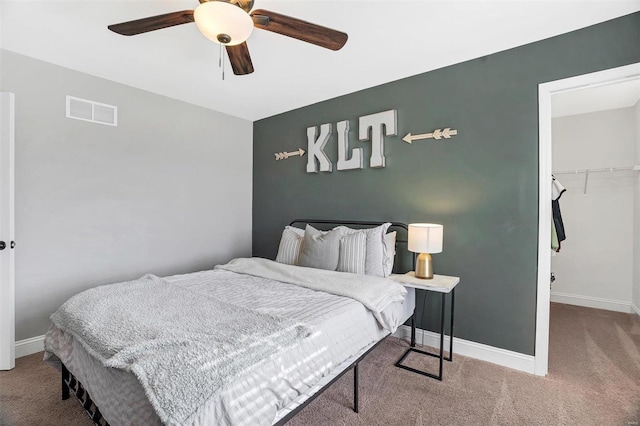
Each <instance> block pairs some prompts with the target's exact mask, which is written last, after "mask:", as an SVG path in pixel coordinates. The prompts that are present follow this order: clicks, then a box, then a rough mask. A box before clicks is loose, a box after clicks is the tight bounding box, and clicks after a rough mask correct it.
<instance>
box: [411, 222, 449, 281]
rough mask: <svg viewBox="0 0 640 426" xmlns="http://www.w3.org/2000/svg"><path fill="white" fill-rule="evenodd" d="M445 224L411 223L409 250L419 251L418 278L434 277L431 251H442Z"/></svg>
mask: <svg viewBox="0 0 640 426" xmlns="http://www.w3.org/2000/svg"><path fill="white" fill-rule="evenodd" d="M442 234H443V226H442V225H438V224H436V223H411V224H409V245H408V246H409V247H408V248H409V251H412V252H414V253H419V254H418V258H417V260H416V278H423V279H427V280H430V279H432V278H433V263H432V262H431V253H441V252H442Z"/></svg>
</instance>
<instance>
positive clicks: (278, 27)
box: [107, 0, 348, 75]
mask: <svg viewBox="0 0 640 426" xmlns="http://www.w3.org/2000/svg"><path fill="white" fill-rule="evenodd" d="M199 1H200V4H199V5H198V7H196V9H195V10H181V11H179V12H172V13H165V14H164V15H157V16H150V17H148V18H142V19H136V20H135V21H128V22H122V23H119V24H113V25H109V26H108V27H107V28H109V29H110V30H111V31H113V32H115V33H118V34H122V35H126V36H132V35H136V34H142V33H146V32H149V31H155V30H160V29H162V28H168V27H173V26H175V25H182V24H188V23H191V22H194V21H195V23H196V25H197V26H198V29H199V30H200V32H201V33H202V34H203V35H204V36H205V37H207V38H208V39H209V40H212V41H214V42H216V43H220V44H221V45H224V46H225V48H226V50H227V54H228V55H229V62H231V67H232V68H233V73H234V74H235V75H244V74H251V73H252V72H253V63H252V62H251V55H249V48H248V47H247V43H246V40H247V39H248V38H249V36H250V35H251V32H252V31H253V28H254V27H256V28H260V29H263V30H267V31H271V32H274V33H278V34H282V35H284V36H287V37H292V38H295V39H298V40H302V41H305V42H307V43H311V44H315V45H316V46H320V47H324V48H327V49H331V50H340V49H341V48H342V46H344V44H345V43H346V42H347V37H348V36H347V34H345V33H343V32H341V31H336V30H333V29H331V28H327V27H323V26H320V25H316V24H312V23H310V22H306V21H303V20H301V19H297V18H292V17H291V16H286V15H281V14H279V13H275V12H271V11H268V10H263V9H258V10H254V11H253V12H251V13H249V12H250V11H251V9H252V8H253V3H254V1H253V0H199Z"/></svg>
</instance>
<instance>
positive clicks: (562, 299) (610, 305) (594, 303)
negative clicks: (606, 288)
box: [551, 291, 633, 314]
mask: <svg viewBox="0 0 640 426" xmlns="http://www.w3.org/2000/svg"><path fill="white" fill-rule="evenodd" d="M551 301H552V302H557V303H565V304H567V305H576V306H584V307H585V308H596V309H605V310H607V311H615V312H624V313H625V314H629V313H631V312H633V311H632V310H631V303H630V302H624V301H622V300H612V299H603V298H600V297H591V296H581V295H578V294H569V293H558V292H555V291H553V292H551Z"/></svg>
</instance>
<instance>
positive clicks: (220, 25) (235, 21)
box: [193, 1, 253, 46]
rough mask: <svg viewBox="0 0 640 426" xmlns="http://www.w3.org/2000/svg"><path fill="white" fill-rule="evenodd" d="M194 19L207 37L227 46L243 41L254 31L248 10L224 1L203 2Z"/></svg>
mask: <svg viewBox="0 0 640 426" xmlns="http://www.w3.org/2000/svg"><path fill="white" fill-rule="evenodd" d="M193 19H194V20H195V21H196V25H197V26H198V29H199V30H200V32H201V33H202V34H203V35H204V36H205V37H206V38H208V39H209V40H211V41H215V42H216V43H220V44H224V45H226V46H235V45H236V44H240V43H243V42H244V41H245V40H247V39H248V38H249V36H250V35H251V32H252V31H253V19H251V16H249V14H248V13H247V12H245V11H244V10H242V9H240V8H239V7H238V6H236V5H233V4H231V3H225V2H222V1H207V2H204V3H201V4H200V5H199V6H198V7H196V10H195V11H194V12H193Z"/></svg>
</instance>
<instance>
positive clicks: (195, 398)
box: [45, 220, 415, 426]
mask: <svg viewBox="0 0 640 426" xmlns="http://www.w3.org/2000/svg"><path fill="white" fill-rule="evenodd" d="M296 224H303V225H306V226H307V229H308V226H310V225H312V224H313V225H315V226H317V227H318V228H320V229H326V230H328V231H320V232H321V233H322V235H325V234H327V233H328V232H329V235H330V232H331V230H332V229H336V226H338V227H340V226H348V227H353V228H350V229H352V230H351V231H349V233H351V234H354V236H356V235H355V234H361V235H360V236H359V237H358V238H360V240H359V241H360V243H362V241H366V242H367V243H368V242H369V240H366V239H364V238H362V234H363V233H366V232H367V231H364V230H374V229H379V227H383V228H384V234H383V236H388V235H390V234H391V232H386V231H387V230H389V231H390V230H391V229H396V231H395V233H397V235H398V236H397V238H395V242H394V244H393V250H394V254H395V258H393V257H392V259H393V262H392V263H393V264H394V271H395V272H405V271H406V269H405V268H406V265H407V264H408V265H411V264H412V262H411V261H410V260H408V259H412V256H410V255H409V254H408V252H407V250H406V230H407V227H406V225H404V224H401V223H392V224H383V223H380V222H353V221H329V220H296V221H293V222H292V223H291V224H290V227H293V226H294V225H296ZM356 228H363V230H362V231H361V230H355V229H356ZM312 229H313V228H312ZM314 231H315V230H314ZM295 232H296V234H297V235H299V230H296V231H295ZM285 233H286V230H285V232H283V239H282V240H281V247H280V248H279V252H278V257H282V256H281V254H282V252H283V244H285V243H286V241H284V240H285V239H284V234H285ZM309 234H310V231H309V232H307V236H308V235H309ZM370 234H371V233H369V234H367V235H370ZM394 236H395V234H394ZM352 240H353V241H356V239H355V238H354V239H352ZM344 241H346V240H344ZM386 242H387V243H388V241H386ZM341 244H342V243H341ZM362 244H364V243H362ZM285 245H286V244H285ZM341 247H342V246H341ZM362 247H364V246H362ZM345 252H346V251H345ZM301 256H302V255H301ZM280 260H282V259H280ZM297 260H298V259H296V261H297ZM341 261H342V260H341ZM347 263H348V262H347ZM298 281H301V282H298ZM387 286H388V287H387ZM149 289H152V290H151V291H150V290H149ZM103 291H104V292H111V293H102V292H103ZM163 291H166V292H167V295H163ZM136 292H138V293H136ZM85 293H89V294H85ZM115 293H117V296H113V294H115ZM387 293H388V294H387ZM141 294H144V295H145V296H144V297H139V296H140V295H141ZM247 294H251V297H250V298H249V297H247ZM163 297H164V299H163ZM110 298H115V299H118V298H119V299H125V300H124V301H121V302H113V303H114V304H113V305H108V304H107V307H106V308H105V302H104V301H105V300H109V303H112V302H111V299H110ZM192 298H193V299H194V300H195V299H206V300H207V301H209V300H210V301H211V303H214V305H211V306H213V307H214V308H215V309H213V310H212V311H215V312H224V313H225V315H214V316H211V318H209V317H208V316H207V315H206V312H208V310H209V309H210V305H204V306H203V308H193V309H188V310H185V309H184V306H185V305H186V304H190V303H191V302H190V301H191V299H192ZM138 299H145V303H144V304H138V301H137V300H138ZM167 299H172V300H173V302H171V301H166V302H162V300H167ZM72 301H73V303H72ZM134 301H135V305H133V308H130V307H127V306H129V305H127V304H128V303H134ZM74 303H75V305H77V306H80V308H77V306H76V307H75V308H73V309H77V310H72V307H73V305H74ZM117 303H122V304H123V305H122V306H124V307H122V306H120V305H118V304H117ZM159 303H166V305H162V310H163V314H164V315H166V316H167V318H168V320H167V321H166V322H162V321H165V319H161V320H158V324H160V325H158V324H155V325H157V326H158V328H159V329H160V331H158V330H156V329H153V330H146V329H139V328H136V327H138V323H139V319H140V318H139V317H142V318H144V317H145V316H147V317H148V316H149V315H152V314H148V313H147V309H152V308H149V307H147V306H146V305H153V304H156V305H157V304H159ZM94 304H95V306H94ZM180 304H182V308H183V309H182V310H180ZM66 305H70V306H71V307H69V308H68V309H67V310H68V311H70V312H72V314H68V313H67V312H66V311H65V312H63V313H62V314H59V312H60V311H61V310H62V311H64V310H63V309H62V308H61V310H59V311H58V312H57V313H56V314H54V315H53V316H52V319H53V323H52V325H51V327H50V329H49V330H48V332H47V334H46V337H45V359H46V360H48V361H49V362H51V363H53V364H54V365H58V366H60V368H61V376H62V381H61V386H62V397H63V399H66V398H68V397H69V396H70V394H71V393H73V394H74V395H75V396H76V397H77V398H78V399H79V401H80V402H81V404H82V405H83V406H84V408H85V410H86V411H87V413H88V414H89V415H90V417H91V418H92V420H93V421H94V423H96V424H100V425H106V424H111V425H114V426H115V425H121V424H124V425H128V424H145V425H154V424H193V425H205V424H208V425H209V424H230V425H236V424H237V425H245V424H246V425H272V424H277V425H281V424H284V423H286V422H287V421H288V420H289V419H291V418H292V417H293V416H294V415H295V414H296V413H297V412H298V411H300V410H301V409H302V408H303V407H304V406H306V405H307V404H308V403H309V402H310V401H312V400H313V399H314V398H315V397H316V396H318V395H319V394H320V393H321V392H322V391H323V390H325V389H326V388H327V387H328V386H330V385H331V384H332V383H333V382H334V381H335V380H337V379H338V378H339V377H340V376H342V375H343V374H344V373H346V372H347V371H349V370H353V372H354V410H355V411H357V410H358V375H357V368H358V362H359V361H360V360H361V359H362V358H364V357H365V356H366V355H367V354H368V353H369V352H370V351H371V350H372V349H373V348H375V347H376V346H377V345H378V344H379V343H380V342H381V341H382V340H383V339H385V338H386V337H387V336H388V335H390V334H391V333H393V332H394V331H395V329H396V328H397V327H398V326H400V325H401V324H403V323H404V322H405V321H406V320H407V319H409V318H413V317H412V316H413V313H414V309H415V294H414V292H413V290H409V291H407V290H406V289H404V288H402V286H399V285H398V284H397V283H395V282H393V281H392V280H389V279H387V278H383V277H378V276H367V275H358V274H353V273H349V272H336V271H329V270H324V269H316V268H311V267H302V266H296V265H293V264H287V263H286V262H285V263H283V262H274V261H270V260H266V259H257V258H252V259H235V260H233V261H232V262H230V263H229V264H226V265H219V266H217V267H216V269H214V270H211V271H202V272H197V273H191V274H183V275H176V276H170V277H164V278H158V277H153V276H146V277H143V278H141V280H136V281H135V282H127V283H119V284H114V285H111V286H102V287H98V288H96V289H91V290H89V291H87V292H83V293H81V295H79V296H74V298H72V299H71V300H70V301H69V302H67V303H66V304H65V305H63V307H65V306H66ZM172 305H175V306H173V307H172ZM189 306H195V303H194V304H193V305H189ZM172 309H173V310H175V313H172V312H173V311H172ZM83 310H84V311H87V312H86V313H83V312H82V311H83ZM78 311H80V313H77V312H78ZM133 311H135V312H133ZM149 312H151V311H149ZM227 312H228V314H226V313H227ZM56 315H61V316H56ZM65 315H66V316H65ZM81 315H86V316H84V317H83V316H81ZM94 315H95V317H94ZM136 315H137V316H136ZM76 316H77V318H76ZM177 317H180V320H181V322H178V321H177V319H176V318H177ZM69 318H71V319H69ZM94 318H97V320H94ZM122 318H124V319H125V320H124V324H125V325H126V326H123V325H122V324H123V321H122ZM230 318H232V319H233V320H232V321H228V319H230ZM77 319H79V322H80V325H79V326H78V325H75V326H74V327H76V328H74V327H71V326H70V325H69V322H73V321H75V320H77ZM220 321H222V323H221V324H219V322H220ZM184 322H186V324H183V323H184ZM154 323H155V321H154ZM110 326H111V327H112V328H113V329H114V330H115V329H122V328H124V329H129V328H132V329H133V331H125V333H133V334H135V335H136V336H138V335H145V336H146V335H149V336H152V337H153V338H148V339H146V340H144V342H142V343H140V342H138V341H136V342H135V344H131V345H129V346H126V350H121V351H119V352H118V353H117V356H116V355H114V354H113V347H121V346H122V345H120V346H118V345H119V344H120V343H119V342H121V341H128V340H127V339H130V335H126V334H125V335H124V336H123V337H121V336H119V335H118V337H117V339H120V340H117V339H116V340H115V341H116V342H117V344H114V343H113V342H112V341H111V340H109V339H106V343H104V342H102V343H101V342H98V343H93V336H94V334H91V333H92V332H95V333H98V332H96V331H95V330H101V331H100V333H102V334H104V330H105V329H108V328H109V327H110ZM130 326H131V327H130ZM214 327H218V328H223V329H224V332H221V333H220V334H218V333H217V332H216V333H215V334H216V343H215V344H216V345H218V344H219V342H220V341H222V342H223V344H222V343H220V347H219V348H218V347H217V346H216V349H215V351H214V350H210V349H207V350H205V351H203V352H205V353H202V352H197V351H200V350H201V348H202V347H203V346H202V345H200V346H198V345H199V344H200V343H203V345H208V344H209V342H210V340H207V339H210V336H209V334H208V333H206V330H208V329H214ZM93 328H95V330H94V329H93ZM84 329H90V330H89V331H86V330H84ZM203 329H204V330H205V332H203ZM145 333H146V334H145ZM99 337H100V338H102V336H99ZM238 341H240V343H238ZM166 342H169V344H168V347H169V350H165V349H166V348H165V346H163V345H164V344H165V343H166ZM101 345H102V346H101ZM194 345H195V346H194ZM158 348H160V349H158ZM194 348H195V350H196V352H195V354H196V355H195V356H194V358H195V359H196V360H195V361H192V360H191V358H189V356H191V355H192V354H193V353H194ZM207 348H209V346H207ZM105 353H106V354H107V355H105ZM122 354H124V355H122ZM115 358H117V360H115V361H114V359H115ZM156 358H157V359H156ZM196 361H197V362H196ZM141 366H142V367H144V368H142V367H141ZM219 370H222V371H223V372H225V374H222V373H220V374H218V371H219ZM165 376H166V377H165ZM218 376H220V377H218ZM167 382H169V383H167ZM212 390H214V391H212Z"/></svg>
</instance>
